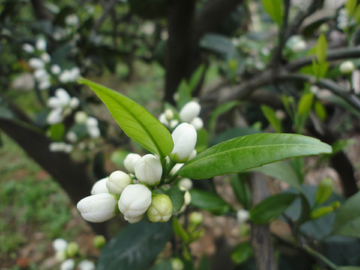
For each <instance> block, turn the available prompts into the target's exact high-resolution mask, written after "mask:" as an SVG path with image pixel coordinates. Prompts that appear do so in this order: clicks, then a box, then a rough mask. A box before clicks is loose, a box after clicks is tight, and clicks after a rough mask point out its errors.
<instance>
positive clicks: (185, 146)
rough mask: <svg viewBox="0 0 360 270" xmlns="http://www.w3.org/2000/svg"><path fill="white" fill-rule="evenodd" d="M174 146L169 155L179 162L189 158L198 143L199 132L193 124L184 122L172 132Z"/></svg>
mask: <svg viewBox="0 0 360 270" xmlns="http://www.w3.org/2000/svg"><path fill="white" fill-rule="evenodd" d="M171 136H172V138H173V141H174V148H173V150H172V152H171V153H170V155H169V157H170V158H171V159H172V160H173V161H175V162H178V163H182V162H186V161H187V160H188V159H189V156H190V155H191V153H192V151H193V150H194V148H195V145H196V139H197V133H196V130H195V127H194V126H193V125H190V124H187V123H182V124H180V125H179V126H177V127H176V129H175V130H174V131H173V133H172V134H171Z"/></svg>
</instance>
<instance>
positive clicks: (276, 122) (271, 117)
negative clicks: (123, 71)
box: [261, 105, 282, 133]
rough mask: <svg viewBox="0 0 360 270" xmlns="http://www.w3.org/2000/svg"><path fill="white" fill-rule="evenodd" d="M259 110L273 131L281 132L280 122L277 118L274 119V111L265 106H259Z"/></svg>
mask: <svg viewBox="0 0 360 270" xmlns="http://www.w3.org/2000/svg"><path fill="white" fill-rule="evenodd" d="M261 110H262V112H263V114H264V116H265V117H266V119H267V120H268V121H269V123H270V125H271V126H272V127H273V129H274V130H275V131H276V132H278V133H281V132H282V127H281V121H280V119H279V118H277V117H276V114H275V112H274V110H273V109H272V108H270V107H268V106H265V105H263V106H261Z"/></svg>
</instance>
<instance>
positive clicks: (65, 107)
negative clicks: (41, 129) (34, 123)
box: [46, 88, 80, 125]
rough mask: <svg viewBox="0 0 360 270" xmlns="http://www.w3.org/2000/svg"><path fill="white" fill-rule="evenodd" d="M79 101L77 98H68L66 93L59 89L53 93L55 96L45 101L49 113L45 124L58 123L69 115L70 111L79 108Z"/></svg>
mask: <svg viewBox="0 0 360 270" xmlns="http://www.w3.org/2000/svg"><path fill="white" fill-rule="evenodd" d="M79 103H80V102H79V99H78V98H77V97H70V95H69V94H68V92H66V91H65V90H64V89H62V88H59V89H57V90H56V91H55V96H53V97H50V98H49V99H48V101H47V104H48V106H49V107H50V108H51V112H50V113H49V115H48V117H47V119H46V120H47V122H48V123H49V124H51V125H53V124H57V123H60V122H62V121H63V120H64V117H66V116H68V115H70V114H71V111H72V110H74V109H76V108H77V107H78V106H79Z"/></svg>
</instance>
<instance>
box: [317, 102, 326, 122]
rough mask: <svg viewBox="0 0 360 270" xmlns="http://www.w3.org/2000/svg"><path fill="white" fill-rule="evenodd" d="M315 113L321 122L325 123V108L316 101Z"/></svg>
mask: <svg viewBox="0 0 360 270" xmlns="http://www.w3.org/2000/svg"><path fill="white" fill-rule="evenodd" d="M315 113H316V115H317V117H318V118H319V119H320V120H321V121H324V120H325V119H326V116H327V113H326V110H325V107H324V105H322V103H321V102H319V101H315Z"/></svg>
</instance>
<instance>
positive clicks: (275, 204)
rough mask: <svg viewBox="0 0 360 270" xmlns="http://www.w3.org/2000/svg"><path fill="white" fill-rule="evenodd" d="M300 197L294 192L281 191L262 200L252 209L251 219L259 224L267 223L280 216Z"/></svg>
mask: <svg viewBox="0 0 360 270" xmlns="http://www.w3.org/2000/svg"><path fill="white" fill-rule="evenodd" d="M296 197H298V195H297V194H294V193H280V194H276V195H273V196H270V197H267V198H266V199H265V200H263V201H261V202H260V203H258V204H257V205H255V206H254V207H253V208H252V209H251V210H250V219H251V220H252V221H253V222H255V223H258V224H265V223H267V222H269V221H270V220H271V219H272V218H276V217H278V216H279V215H280V214H281V213H283V212H284V211H285V210H286V208H288V207H289V205H290V204H291V203H292V202H293V201H294V200H295V198H296Z"/></svg>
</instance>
